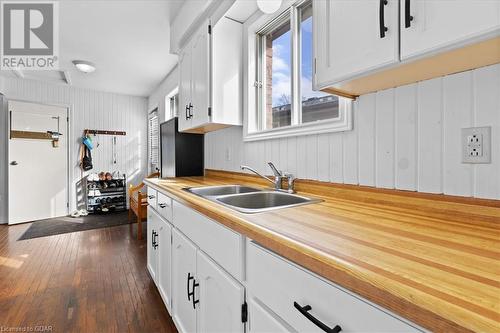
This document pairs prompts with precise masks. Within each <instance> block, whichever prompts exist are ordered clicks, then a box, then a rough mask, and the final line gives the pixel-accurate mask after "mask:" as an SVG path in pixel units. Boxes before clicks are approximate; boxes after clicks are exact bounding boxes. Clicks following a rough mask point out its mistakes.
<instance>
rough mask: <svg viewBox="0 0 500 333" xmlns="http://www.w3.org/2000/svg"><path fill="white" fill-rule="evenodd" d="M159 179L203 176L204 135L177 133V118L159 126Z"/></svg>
mask: <svg viewBox="0 0 500 333" xmlns="http://www.w3.org/2000/svg"><path fill="white" fill-rule="evenodd" d="M160 147H161V154H160V157H161V178H166V177H189V176H203V173H204V148H205V143H204V135H203V134H191V133H179V121H178V119H177V117H175V118H172V119H170V120H167V121H166V122H164V123H161V124H160Z"/></svg>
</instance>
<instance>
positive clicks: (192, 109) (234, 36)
mask: <svg viewBox="0 0 500 333" xmlns="http://www.w3.org/2000/svg"><path fill="white" fill-rule="evenodd" d="M242 36H243V35H242V24H241V23H238V22H235V21H233V20H231V19H228V18H226V17H222V18H221V19H220V20H219V21H218V22H217V23H216V24H215V26H213V27H212V26H211V25H210V22H209V21H208V20H207V21H206V23H205V24H203V25H202V26H201V27H200V28H199V29H198V30H197V31H196V32H195V33H193V35H192V36H191V37H190V39H189V41H188V42H187V43H186V44H185V46H184V48H183V49H182V51H181V53H180V54H179V66H180V67H179V68H180V82H179V90H180V103H179V131H181V132H193V133H205V132H209V131H213V130H217V129H220V128H224V127H227V126H231V125H241V124H242V60H243V57H242V52H243V50H242Z"/></svg>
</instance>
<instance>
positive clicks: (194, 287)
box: [191, 280, 200, 309]
mask: <svg viewBox="0 0 500 333" xmlns="http://www.w3.org/2000/svg"><path fill="white" fill-rule="evenodd" d="M199 286H200V284H199V283H197V282H196V280H194V283H193V293H192V294H191V295H192V296H193V309H196V304H197V303H199V302H200V300H199V299H195V296H194V291H195V289H196V287H199Z"/></svg>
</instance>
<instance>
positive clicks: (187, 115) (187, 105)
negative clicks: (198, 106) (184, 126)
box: [186, 104, 189, 120]
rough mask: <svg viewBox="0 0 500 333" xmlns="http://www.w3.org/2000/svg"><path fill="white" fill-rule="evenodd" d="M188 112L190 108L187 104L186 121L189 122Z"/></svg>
mask: <svg viewBox="0 0 500 333" xmlns="http://www.w3.org/2000/svg"><path fill="white" fill-rule="evenodd" d="M188 112H189V106H188V105H187V104H186V120H188V119H189V114H188Z"/></svg>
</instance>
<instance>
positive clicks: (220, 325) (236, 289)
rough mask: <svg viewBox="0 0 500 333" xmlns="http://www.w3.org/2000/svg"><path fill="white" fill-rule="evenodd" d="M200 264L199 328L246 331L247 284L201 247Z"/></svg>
mask: <svg viewBox="0 0 500 333" xmlns="http://www.w3.org/2000/svg"><path fill="white" fill-rule="evenodd" d="M196 266H197V267H196V268H197V274H196V276H197V283H199V300H200V303H199V304H200V307H199V309H198V311H199V312H198V332H214V333H217V332H244V331H245V324H244V323H243V321H242V317H241V316H242V306H243V304H244V303H245V289H244V288H243V286H242V285H241V284H240V283H239V282H238V281H236V280H235V279H234V278H233V277H231V276H230V275H229V274H227V273H226V272H225V271H224V270H223V269H222V268H220V267H219V265H217V264H216V263H215V262H214V261H213V260H212V259H210V258H209V257H208V256H207V255H206V254H204V253H203V252H201V251H198V255H197V257H196Z"/></svg>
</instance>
